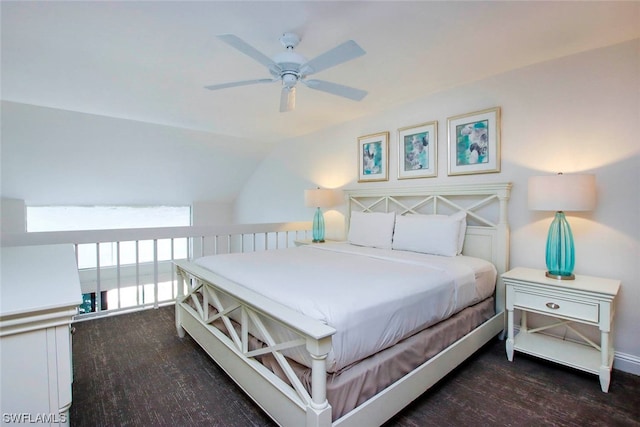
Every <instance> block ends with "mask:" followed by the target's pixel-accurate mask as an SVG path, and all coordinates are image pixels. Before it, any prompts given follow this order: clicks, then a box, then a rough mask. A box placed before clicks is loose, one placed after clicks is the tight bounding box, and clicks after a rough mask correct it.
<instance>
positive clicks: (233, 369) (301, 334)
mask: <svg viewBox="0 0 640 427" xmlns="http://www.w3.org/2000/svg"><path fill="white" fill-rule="evenodd" d="M175 264H176V270H177V273H178V297H177V299H176V328H177V330H178V335H179V336H180V337H184V334H185V331H186V332H187V333H189V335H190V336H191V337H192V338H193V339H194V340H195V341H196V342H197V343H198V344H199V345H200V346H201V347H202V348H203V349H204V350H205V351H206V352H207V353H208V354H209V356H210V357H211V358H213V359H214V360H215V361H216V363H217V364H218V365H219V366H220V367H221V368H222V369H223V370H224V371H225V372H226V373H227V374H228V375H229V376H230V377H231V378H232V379H233V380H234V381H235V382H236V383H237V384H238V385H239V386H240V387H241V388H242V389H243V390H244V392H245V393H246V394H247V395H249V396H250V397H251V398H252V399H253V400H254V401H255V402H256V403H257V404H258V405H259V406H260V407H261V408H262V409H263V410H264V411H265V412H266V413H267V414H269V416H271V417H272V418H273V419H274V420H276V421H277V422H278V423H280V424H282V425H295V426H309V427H311V426H318V427H320V426H330V425H331V406H330V405H329V403H328V401H327V397H326V363H325V361H326V357H327V354H328V353H329V351H330V350H331V336H332V335H333V334H334V333H335V329H333V328H332V327H330V326H327V325H325V324H324V323H322V322H319V321H317V320H314V319H310V318H308V317H306V316H304V315H302V314H300V313H298V312H296V311H294V310H291V309H290V308H288V307H285V306H283V305H281V304H278V303H276V302H274V301H272V300H270V299H268V298H265V297H263V296H261V295H259V294H257V293H255V292H252V291H250V290H248V289H246V288H243V287H240V286H238V285H237V284H235V283H233V282H231V281H229V280H227V279H224V278H223V277H220V276H218V275H216V274H215V273H212V272H211V271H209V270H206V269H204V268H202V267H200V266H198V265H196V264H193V263H191V262H187V261H177V262H176V263H175ZM211 305H212V306H214V307H216V310H211V309H210V306H211ZM216 321H217V322H220V321H221V322H222V323H223V324H224V326H225V329H226V333H224V332H222V331H221V330H219V329H218V328H217V327H216V326H214V325H213V323H214V322H216ZM234 322H235V323H236V324H239V325H240V326H239V331H238V330H237V328H236V327H235V326H234ZM273 322H275V323H277V324H278V325H279V326H280V327H284V328H286V329H288V330H289V331H291V332H292V333H293V334H294V335H295V336H296V337H297V338H294V339H291V340H287V341H284V342H282V341H278V339H276V338H275V337H274V335H273V333H272V331H271V330H270V328H269V324H273ZM250 330H254V331H256V330H257V331H258V332H259V335H260V337H261V339H262V341H263V342H264V346H262V347H259V348H250V345H249V340H250V333H249V331H250ZM299 346H303V347H305V348H306V351H307V352H308V353H309V355H310V357H311V360H312V363H311V369H312V375H311V394H309V393H308V392H307V390H306V389H305V387H304V385H303V384H302V383H301V382H300V380H299V379H298V378H297V377H296V375H295V373H294V371H293V369H292V368H291V366H290V365H289V363H288V361H287V359H286V357H285V356H284V355H283V353H282V352H283V351H284V350H286V349H290V348H293V347H299ZM264 354H271V355H273V357H275V359H276V360H277V361H278V364H279V365H280V367H281V368H282V370H283V372H284V373H285V375H286V377H287V379H288V380H289V383H287V382H285V381H283V380H282V379H280V378H279V377H278V376H276V375H275V374H274V373H273V372H271V371H270V370H269V369H267V368H265V367H264V366H263V365H262V364H261V363H260V362H259V358H260V357H261V356H262V355H264Z"/></svg>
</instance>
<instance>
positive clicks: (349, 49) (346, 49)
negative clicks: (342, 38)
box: [300, 40, 366, 76]
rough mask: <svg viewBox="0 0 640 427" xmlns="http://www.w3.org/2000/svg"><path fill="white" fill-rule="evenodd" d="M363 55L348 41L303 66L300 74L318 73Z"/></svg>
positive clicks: (354, 44)
mask: <svg viewBox="0 0 640 427" xmlns="http://www.w3.org/2000/svg"><path fill="white" fill-rule="evenodd" d="M365 53H366V52H365V51H364V49H362V48H361V47H360V46H359V45H358V43H356V42H354V41H353V40H349V41H346V42H344V43H342V44H341V45H338V46H336V47H334V48H333V49H331V50H329V51H327V52H325V53H323V54H321V55H319V56H316V57H315V58H313V59H312V60H310V61H308V62H307V63H306V64H303V65H302V66H301V67H300V72H301V73H302V74H303V75H305V76H306V75H309V74H313V73H318V72H320V71H322V70H326V69H327V68H331V67H334V66H336V65H338V64H342V63H343V62H347V61H351V60H352V59H355V58H357V57H359V56H362V55H364V54H365Z"/></svg>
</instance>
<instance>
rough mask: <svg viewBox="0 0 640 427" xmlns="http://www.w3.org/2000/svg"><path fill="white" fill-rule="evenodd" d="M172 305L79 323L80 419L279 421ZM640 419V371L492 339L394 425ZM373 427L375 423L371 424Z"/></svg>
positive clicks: (76, 416)
mask: <svg viewBox="0 0 640 427" xmlns="http://www.w3.org/2000/svg"><path fill="white" fill-rule="evenodd" d="M173 313H174V312H173V307H163V308H160V309H153V310H147V311H142V312H137V313H130V314H123V315H119V316H114V317H109V318H103V319H96V320H90V321H85V322H79V323H76V324H75V327H76V331H77V332H76V334H75V335H74V337H73V363H74V383H73V405H72V407H71V413H70V419H71V425H72V426H272V425H275V424H274V423H273V422H272V421H271V420H270V419H269V417H267V416H266V415H265V414H264V413H263V412H262V411H261V410H260V408H258V407H257V406H256V405H255V404H254V403H253V401H251V399H249V398H248V397H246V396H245V395H244V394H243V393H242V392H241V390H240V389H239V388H238V387H237V386H236V385H235V383H233V381H231V380H230V379H229V378H228V377H227V376H226V374H225V373H224V372H223V371H222V370H221V369H220V368H219V367H218V366H217V365H216V364H215V363H214V362H213V361H212V360H211V359H209V357H208V356H207V354H206V353H205V352H204V351H202V350H201V349H200V347H199V346H198V345H197V344H196V343H195V342H194V341H193V340H192V339H191V338H190V337H186V338H185V339H182V340H181V339H179V338H178V337H177V335H176V331H175V326H174V314H173ZM427 425H433V426H576V427H578V426H640V377H638V376H634V375H631V374H627V373H624V372H620V371H616V370H614V372H613V376H612V382H611V388H610V391H609V393H602V392H601V391H600V386H599V383H598V378H597V377H596V376H594V375H588V374H585V373H582V372H579V371H575V370H571V369H568V368H565V367H561V366H557V365H554V364H551V363H548V362H545V361H541V360H538V359H534V358H529V357H526V356H524V355H521V354H516V357H515V359H514V361H513V362H508V361H507V359H506V356H505V352H504V343H503V342H502V341H498V340H497V339H496V340H493V341H491V342H490V343H489V344H487V345H486V346H485V347H484V348H482V349H481V350H480V351H478V352H477V353H476V354H475V355H474V356H473V357H471V358H470V359H469V360H467V361H466V362H465V363H464V364H463V365H461V366H460V367H458V368H457V369H456V370H455V371H453V372H452V373H451V374H449V375H448V376H447V377H445V378H444V379H443V380H442V381H441V382H439V383H438V384H437V385H436V386H434V387H433V388H431V389H430V390H428V391H427V392H425V393H424V394H423V395H422V396H420V397H419V398H418V399H417V400H416V401H414V402H413V403H412V404H410V405H409V406H408V407H406V408H405V409H404V410H403V411H401V412H400V413H399V414H397V415H396V416H395V417H394V418H393V419H391V420H389V422H388V423H387V424H385V426H386V427H390V426H421V427H422V426H427ZM363 427H368V426H363Z"/></svg>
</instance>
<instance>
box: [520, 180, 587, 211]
mask: <svg viewBox="0 0 640 427" xmlns="http://www.w3.org/2000/svg"><path fill="white" fill-rule="evenodd" d="M528 199H529V209H532V210H536V211H567V212H571V211H590V210H592V209H593V208H594V207H595V206H596V177H595V175H585V174H583V175H563V174H558V175H546V176H532V177H531V178H529V197H528Z"/></svg>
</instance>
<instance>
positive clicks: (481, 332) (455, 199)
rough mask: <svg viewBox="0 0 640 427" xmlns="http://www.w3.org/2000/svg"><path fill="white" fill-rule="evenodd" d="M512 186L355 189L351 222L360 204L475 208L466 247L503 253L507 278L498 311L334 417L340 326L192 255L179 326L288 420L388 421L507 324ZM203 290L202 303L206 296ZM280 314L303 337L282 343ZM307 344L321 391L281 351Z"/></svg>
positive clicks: (180, 267) (181, 291)
mask: <svg viewBox="0 0 640 427" xmlns="http://www.w3.org/2000/svg"><path fill="white" fill-rule="evenodd" d="M510 192H511V184H510V183H496V184H463V185H446V186H424V187H417V188H403V189H391V190H390V189H384V188H381V189H378V188H376V189H373V188H372V189H354V190H345V194H346V200H347V215H346V216H347V218H346V224H348V223H349V217H350V213H351V212H352V211H354V210H358V211H365V212H390V211H395V212H396V213H397V214H400V215H406V214H416V213H431V214H433V213H446V214H451V213H453V212H457V211H465V212H466V213H467V221H468V224H469V225H468V227H467V232H466V236H465V244H464V251H463V254H465V255H470V256H475V257H479V258H483V259H487V260H489V261H491V262H493V263H494V265H495V266H496V268H497V270H498V281H497V285H496V294H495V301H496V315H495V316H494V317H492V318H491V319H490V320H488V321H487V322H485V323H483V324H482V325H480V326H479V327H478V328H476V329H474V330H473V331H472V332H471V333H469V334H467V335H466V336H464V337H463V338H461V339H459V340H458V341H456V342H455V343H453V344H452V345H450V346H449V347H447V348H446V349H444V350H443V351H442V352H441V353H439V354H438V355H436V356H435V357H433V358H431V359H429V360H428V361H426V362H425V363H423V364H422V365H420V366H419V367H418V368H416V369H415V370H413V371H412V372H410V373H409V374H407V375H405V376H404V377H402V378H401V379H400V380H398V381H397V382H395V383H394V384H392V385H391V386H389V387H387V388H386V389H384V390H383V391H381V392H380V393H378V394H377V395H375V396H374V397H372V398H371V399H369V400H367V401H366V402H365V403H363V404H362V405H360V406H359V407H357V408H356V409H354V410H352V411H350V412H349V413H347V414H345V415H344V416H342V417H341V418H339V419H337V420H336V421H334V422H333V423H332V421H331V420H332V417H331V406H330V405H329V404H328V402H327V399H326V370H325V359H326V357H327V354H328V352H329V350H330V349H331V336H332V335H333V334H334V333H335V330H334V329H333V328H332V327H330V326H327V325H325V324H324V323H322V322H319V321H317V320H315V319H312V318H308V317H306V316H304V315H302V314H301V313H298V312H296V311H294V310H291V309H289V308H287V307H285V306H283V305H281V304H278V303H276V302H274V301H272V300H270V299H268V298H265V297H263V296H261V295H259V294H257V293H255V292H252V291H250V290H248V289H246V288H244V287H242V286H239V285H238V284H236V283H233V282H231V281H229V280H226V279H224V278H222V277H220V276H218V275H217V274H215V273H213V272H211V271H209V270H206V269H204V268H202V267H200V266H198V265H196V264H194V263H192V262H188V261H177V262H176V267H177V272H178V278H179V284H178V297H177V299H176V327H177V329H178V335H179V336H180V337H184V336H185V331H186V332H187V333H188V334H189V335H190V336H191V337H193V339H194V340H195V341H197V342H198V344H199V345H200V346H201V347H202V348H203V349H204V350H205V351H206V352H207V353H208V354H209V355H210V356H211V357H212V358H213V359H214V360H215V361H216V362H217V363H218V365H220V367H222V369H224V370H225V371H226V372H227V374H228V375H229V376H230V377H231V378H232V379H233V380H234V381H235V382H236V383H237V384H238V385H239V386H240V387H241V388H242V389H243V390H244V391H245V393H247V394H248V395H249V396H250V397H251V398H252V399H253V400H254V401H255V402H256V403H257V404H258V405H259V406H260V407H261V408H262V409H263V410H264V411H265V412H266V413H267V414H268V415H269V416H270V417H271V418H273V420H274V421H276V422H277V423H278V424H280V425H283V426H295V427H298V426H307V427H313V426H318V427H320V426H332V425H333V426H363V425H366V426H374V425H381V424H383V423H384V422H385V421H387V420H388V419H389V418H391V417H392V416H393V415H395V414H396V413H397V412H399V411H400V410H401V409H402V408H404V407H405V406H406V405H408V404H409V403H410V402H412V401H413V400H414V399H416V398H417V397H418V396H420V395H421V394H422V393H424V392H425V391H426V390H427V389H429V388H430V387H431V386H432V385H433V384H435V383H436V382H437V381H439V380H440V379H441V378H442V377H444V376H445V375H446V374H447V373H449V372H450V371H451V370H453V369H454V368H455V367H456V366H458V365H459V364H460V363H461V362H463V361H464V360H465V359H467V358H468V357H469V356H470V355H472V354H473V353H474V352H475V351H476V350H478V349H479V348H480V347H482V346H483V345H484V344H485V343H487V342H488V341H489V340H490V339H491V338H493V337H495V336H496V335H498V334H500V333H501V332H502V331H503V330H504V309H505V307H504V305H505V293H504V292H505V291H504V284H503V283H502V279H501V278H500V274H502V273H504V272H505V271H506V270H507V269H508V266H509V226H508V221H507V202H508V200H509V197H510ZM200 291H202V292H201V293H202V299H203V301H202V302H201V301H200V299H199V298H198V297H197V295H196V293H197V292H200ZM229 301H231V302H229ZM189 302H191V304H193V305H194V306H195V307H196V308H195V309H194V308H193V307H192V305H191V304H189ZM209 302H213V303H215V305H216V306H218V307H222V308H223V309H222V310H221V311H220V313H213V312H210V311H209ZM223 302H224V304H223ZM231 313H233V316H234V319H236V320H238V321H239V323H240V325H241V328H240V330H239V331H236V330H235V329H234V328H233V327H232V324H231V320H230V318H229V316H230V315H231ZM217 319H220V320H221V321H222V322H224V324H225V326H226V327H227V331H229V332H228V333H229V335H230V337H228V336H227V335H226V334H224V333H222V332H221V331H220V330H219V329H217V328H216V327H214V326H213V325H212V322H213V321H215V320H217ZM265 320H266V321H265ZM273 322H275V323H277V324H279V325H280V326H281V327H282V326H284V327H286V328H288V329H290V330H291V331H293V332H294V333H295V334H296V336H298V337H299V339H294V340H291V341H288V342H277V341H276V340H275V339H273V338H272V335H271V334H270V332H269V325H270V324H273ZM249 330H259V331H260V333H261V334H262V336H263V337H264V338H265V341H266V344H267V347H266V348H261V349H259V350H254V351H250V348H249ZM297 346H305V347H306V350H307V351H308V352H309V354H310V355H311V358H312V360H313V362H312V366H311V369H312V375H311V384H312V385H311V390H312V392H311V394H309V393H308V392H307V391H306V389H305V388H304V386H303V385H302V384H301V383H300V381H299V380H298V379H297V377H296V376H295V374H294V372H293V369H292V368H291V367H290V366H289V364H288V362H287V359H286V358H285V357H284V356H283V355H282V353H281V352H282V350H284V349H287V348H292V347H297ZM265 353H271V354H273V356H274V357H275V358H276V360H277V361H278V363H279V364H280V367H281V368H282V370H283V371H284V373H285V375H286V376H287V378H288V379H289V381H290V383H291V384H289V383H287V382H285V381H283V380H282V379H280V378H279V377H278V376H276V375H275V374H274V373H273V372H271V371H270V370H269V369H267V368H265V367H264V366H263V365H262V364H261V363H260V362H258V361H257V360H255V357H256V356H259V355H261V354H265Z"/></svg>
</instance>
